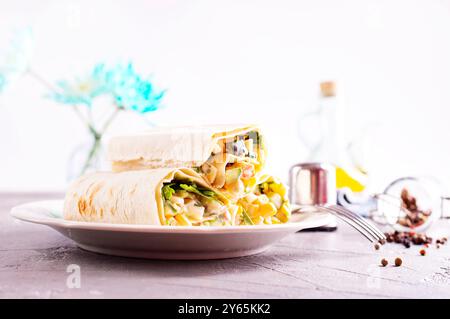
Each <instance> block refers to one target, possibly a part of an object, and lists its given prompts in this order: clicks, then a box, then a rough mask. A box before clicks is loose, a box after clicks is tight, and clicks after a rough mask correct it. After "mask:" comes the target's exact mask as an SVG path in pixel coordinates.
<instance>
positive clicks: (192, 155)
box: [107, 125, 266, 172]
mask: <svg viewBox="0 0 450 319" xmlns="http://www.w3.org/2000/svg"><path fill="white" fill-rule="evenodd" d="M245 134H251V135H252V136H254V137H255V138H256V140H257V141H254V143H255V145H256V146H257V149H256V150H255V153H256V158H255V162H257V169H258V171H260V170H261V169H262V168H263V166H264V164H265V159H266V149H265V145H264V141H263V137H262V135H261V133H260V129H259V128H258V127H257V126H255V125H246V126H245V125H243V126H238V125H231V126H230V125H220V126H183V127H166V128H157V129H154V130H151V131H148V132H145V133H141V134H133V135H122V136H115V137H112V138H111V139H110V141H109V145H108V150H107V156H108V159H109V160H110V161H111V162H112V168H113V171H116V172H118V171H126V170H138V169H148V168H160V167H174V168H176V167H200V166H201V165H202V164H204V163H205V162H206V161H207V160H208V159H209V158H210V157H211V155H212V154H213V153H214V150H215V149H216V150H217V147H218V144H219V141H220V140H224V139H229V138H233V137H236V136H242V135H245Z"/></svg>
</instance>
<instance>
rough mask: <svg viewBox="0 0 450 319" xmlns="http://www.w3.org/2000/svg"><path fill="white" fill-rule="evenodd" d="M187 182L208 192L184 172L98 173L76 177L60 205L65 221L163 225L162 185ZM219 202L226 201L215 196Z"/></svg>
mask: <svg viewBox="0 0 450 319" xmlns="http://www.w3.org/2000/svg"><path fill="white" fill-rule="evenodd" d="M175 179H176V180H181V181H189V182H192V183H194V184H196V185H198V186H200V187H203V188H206V189H210V190H212V191H214V192H216V191H215V190H213V189H212V188H210V187H208V185H207V184H206V183H205V182H204V181H203V179H202V178H201V177H199V176H198V174H197V173H196V172H195V171H194V170H192V169H188V168H182V169H172V168H160V169H153V170H141V171H128V172H121V173H114V172H98V173H92V174H88V175H85V176H82V177H80V178H79V179H78V180H76V181H75V182H74V183H73V184H72V185H71V186H70V188H69V190H68V191H67V193H66V198H65V203H64V218H65V219H67V220H74V221H84V222H100V223H114V224H147V225H165V224H166V220H165V216H164V203H163V197H162V194H161V188H162V187H163V183H167V182H171V181H172V180H175ZM217 196H218V198H220V200H221V201H222V202H224V203H225V202H227V200H226V198H223V197H222V195H220V194H218V193H217Z"/></svg>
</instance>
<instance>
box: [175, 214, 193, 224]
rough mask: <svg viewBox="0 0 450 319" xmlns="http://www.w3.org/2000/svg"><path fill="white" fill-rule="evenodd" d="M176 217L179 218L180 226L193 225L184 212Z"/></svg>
mask: <svg viewBox="0 0 450 319" xmlns="http://www.w3.org/2000/svg"><path fill="white" fill-rule="evenodd" d="M175 219H176V220H177V222H178V224H179V225H180V226H192V223H191V222H190V220H189V219H188V218H187V217H186V216H184V215H183V214H178V215H176V216H175Z"/></svg>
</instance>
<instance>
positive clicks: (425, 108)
mask: <svg viewBox="0 0 450 319" xmlns="http://www.w3.org/2000/svg"><path fill="white" fill-rule="evenodd" d="M24 25H30V26H32V28H33V30H34V36H35V40H36V47H35V55H34V59H33V61H32V67H33V68H34V69H35V70H36V71H38V72H40V73H42V74H43V75H44V76H45V77H46V78H47V79H48V80H49V81H56V80H57V79H60V78H67V77H69V78H70V77H72V76H74V75H77V74H83V72H85V71H86V72H87V71H88V70H89V69H90V68H91V66H92V65H93V64H94V63H96V62H99V61H112V62H114V61H128V60H132V61H133V62H134V63H135V65H136V67H137V69H138V70H139V71H141V73H148V74H152V76H153V79H154V81H155V82H156V83H157V84H158V85H159V86H160V87H163V88H167V89H168V92H167V96H166V99H165V103H164V104H165V106H166V107H165V109H164V110H161V111H158V112H156V113H152V114H151V115H150V117H149V118H150V120H151V121H152V122H154V123H156V124H158V125H163V124H177V123H182V124H197V123H210V122H212V123H229V122H239V123H241V122H252V123H253V122H256V123H261V124H262V125H265V128H266V130H267V131H266V135H267V136H268V139H269V146H270V154H271V155H270V156H271V157H270V165H269V169H270V170H271V171H272V172H274V173H276V174H277V175H280V176H281V177H283V178H286V176H287V169H288V167H289V166H290V165H291V164H293V163H295V162H299V161H301V160H304V158H305V154H306V150H305V148H304V147H303V146H302V144H301V143H300V141H299V139H298V137H297V133H296V122H297V119H298V117H299V116H300V114H302V113H304V112H306V111H308V110H310V109H311V108H313V107H315V106H316V104H317V96H318V83H319V82H320V81H322V80H328V79H332V80H335V81H337V83H338V94H339V98H340V101H341V103H342V105H344V106H345V111H346V129H347V135H348V137H349V138H353V137H355V136H358V135H360V134H361V132H362V130H363V128H364V127H371V128H372V129H371V130H370V132H371V134H370V135H369V138H368V140H367V143H366V144H365V147H364V150H365V156H366V162H365V165H366V167H367V168H368V170H369V172H370V173H371V176H372V181H373V184H372V186H373V188H380V187H382V186H383V185H385V184H386V183H388V182H389V181H390V180H391V179H392V178H395V177H398V176H402V175H417V174H428V175H434V176H436V177H440V178H442V179H443V180H444V181H445V180H446V179H448V178H449V177H450V143H449V140H448V138H449V136H450V125H449V121H450V110H449V109H450V1H444V0H430V1H423V0H407V1H400V0H396V1H392V0H390V1H380V0H376V1H375V0H374V1H361V0H347V1H333V0H315V1H313V0H311V1H286V0H277V1H275V0H273V1H261V0H259V1H249V0H240V1H237V0H236V1H231V0H228V1H211V0H209V1H206V0H197V1H181V0H179V1H176V0H168V1H162V0H159V1H137V0H134V1H48V0H47V1H44V0H41V1H31V0H30V1H24V0H15V1H7V0H0V32H2V33H5V32H6V31H7V30H11V29H12V28H14V27H21V26H24ZM4 38H5V37H3V38H0V39H4ZM46 93H47V92H46V90H45V88H43V87H42V86H40V85H39V84H38V83H36V82H35V81H34V80H33V79H32V78H31V77H29V76H25V77H23V78H21V79H20V80H19V81H18V82H16V83H15V84H14V85H13V86H12V87H9V88H8V90H7V91H6V92H5V93H4V94H2V95H1V96H0V150H1V156H0V189H2V190H18V189H20V190H40V191H44V190H54V189H63V188H64V187H65V186H66V183H67V181H66V179H65V174H66V166H67V161H68V157H69V156H70V154H71V152H72V150H73V148H74V147H75V146H77V145H78V144H80V143H83V141H86V139H87V138H88V135H87V133H86V130H85V128H84V127H83V126H82V124H81V123H80V122H79V121H78V119H77V118H76V117H75V116H74V113H73V112H71V110H70V109H69V106H64V105H57V104H56V103H54V102H52V101H49V100H47V99H45V98H44V97H43V96H44V95H45V94H46ZM269 124H270V125H269ZM145 127H146V124H145V122H144V121H143V120H142V118H140V117H138V116H135V115H132V114H129V115H126V116H124V117H122V118H121V119H120V120H119V121H118V122H116V123H115V125H114V127H112V130H111V131H110V133H117V132H120V131H122V130H131V129H135V130H139V129H143V128H145Z"/></svg>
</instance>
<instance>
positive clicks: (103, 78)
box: [51, 63, 165, 113]
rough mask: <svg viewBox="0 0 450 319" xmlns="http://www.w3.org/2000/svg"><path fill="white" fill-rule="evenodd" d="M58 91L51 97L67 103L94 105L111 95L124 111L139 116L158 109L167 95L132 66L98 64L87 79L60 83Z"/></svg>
mask: <svg viewBox="0 0 450 319" xmlns="http://www.w3.org/2000/svg"><path fill="white" fill-rule="evenodd" d="M58 88H59V91H58V92H57V93H55V94H53V95H52V96H51V97H52V98H53V99H54V100H55V101H58V102H61V103H64V104H85V105H87V106H90V105H91V104H92V100H93V99H94V98H95V97H97V96H99V95H102V94H108V95H111V96H112V98H113V99H114V102H115V103H116V105H117V107H119V108H120V109H125V110H132V111H136V112H139V113H147V112H152V111H155V110H157V109H158V108H159V106H160V102H161V99H162V98H163V96H164V93H165V92H164V91H156V90H155V89H154V87H153V84H152V83H151V82H150V81H149V80H147V79H144V78H142V77H141V76H140V75H139V74H137V73H136V71H135V70H134V68H133V65H132V64H131V63H129V64H128V65H122V64H118V65H116V66H114V67H113V68H108V67H107V66H106V65H105V64H102V63H101V64H97V65H96V66H95V67H94V69H93V71H92V72H91V73H90V74H89V75H88V76H87V77H85V78H83V79H81V80H80V79H75V80H74V81H72V82H68V81H60V82H58Z"/></svg>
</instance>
